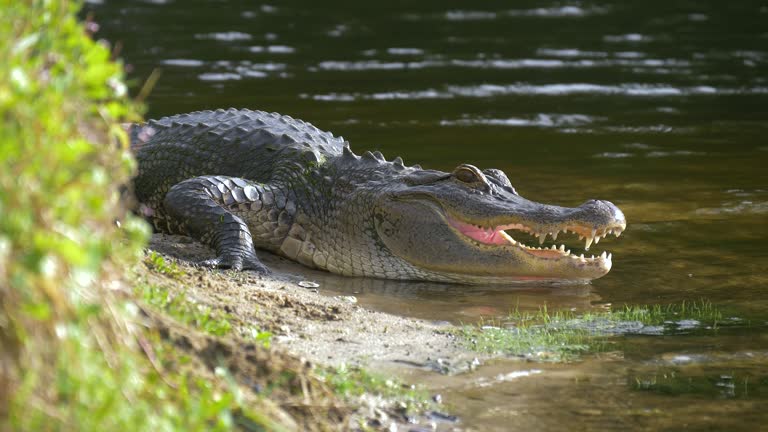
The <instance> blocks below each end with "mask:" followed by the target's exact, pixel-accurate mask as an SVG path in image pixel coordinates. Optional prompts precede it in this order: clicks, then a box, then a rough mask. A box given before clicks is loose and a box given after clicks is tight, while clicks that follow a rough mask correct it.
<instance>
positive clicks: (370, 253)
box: [128, 108, 626, 284]
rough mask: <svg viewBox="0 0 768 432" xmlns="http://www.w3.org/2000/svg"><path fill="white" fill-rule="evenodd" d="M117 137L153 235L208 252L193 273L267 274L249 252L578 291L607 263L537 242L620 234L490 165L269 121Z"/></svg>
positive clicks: (604, 217)
mask: <svg viewBox="0 0 768 432" xmlns="http://www.w3.org/2000/svg"><path fill="white" fill-rule="evenodd" d="M128 132H129V136H130V141H131V148H132V150H133V151H134V153H135V155H136V159H137V160H138V174H137V175H136V177H135V178H134V180H133V186H134V192H135V195H136V197H137V198H138V201H139V202H140V203H141V213H142V214H143V215H145V216H146V217H147V218H148V219H149V220H150V221H151V222H152V224H153V225H154V227H155V228H156V229H157V230H159V231H162V232H167V233H171V234H182V235H187V236H190V237H192V238H194V239H197V240H199V241H200V242H202V243H205V244H207V245H209V246H210V247H211V248H213V249H214V250H215V252H216V257H215V258H213V259H210V260H207V261H204V262H202V263H201V264H203V265H206V266H211V267H216V268H230V269H235V270H252V271H256V272H260V273H266V272H269V269H268V268H266V267H265V266H264V265H263V264H262V263H261V261H260V260H259V258H258V257H257V256H256V253H255V248H258V249H263V250H267V251H271V252H273V253H276V254H279V255H282V256H284V257H286V258H289V259H291V260H294V261H298V262H299V263H301V264H303V265H305V266H308V267H311V268H317V269H322V270H326V271H330V272H332V273H336V274H340V275H347V276H368V277H376V278H385V279H403V280H426V281H438V282H454V283H467V284H478V283H480V284H482V283H512V282H530V281H549V282H586V281H589V280H592V279H596V278H599V277H601V276H603V275H605V274H606V273H608V271H609V270H610V269H611V263H612V261H611V258H612V255H611V254H607V253H606V252H603V253H602V254H601V255H599V256H594V255H593V256H592V257H585V256H584V255H583V254H581V255H580V256H577V255H576V254H571V253H570V250H566V247H565V246H564V245H560V246H558V245H555V244H553V245H551V246H549V247H547V246H545V247H541V244H543V243H544V241H545V240H546V239H547V237H548V236H549V237H551V238H552V240H553V241H554V240H556V239H557V236H558V234H559V233H561V232H570V233H575V234H576V235H578V236H580V238H581V239H582V240H585V242H586V243H585V249H586V250H588V249H589V247H590V246H591V245H592V244H593V242H594V243H595V244H596V243H597V242H598V241H599V240H600V239H602V238H604V237H605V236H607V235H609V234H613V235H614V236H616V237H618V236H619V235H620V234H621V232H622V231H623V230H624V229H625V228H626V220H625V218H624V215H623V213H622V212H621V210H619V209H618V208H617V207H616V206H615V205H613V204H612V203H610V202H608V201H603V200H594V199H592V200H588V201H586V202H585V203H584V204H582V205H580V206H578V207H573V208H567V207H559V206H554V205H547V204H541V203H537V202H534V201H530V200H527V199H525V198H523V197H521V196H520V195H519V194H518V193H517V191H516V190H515V188H514V187H513V186H512V184H511V183H510V181H509V179H508V178H507V176H506V175H505V174H504V172H502V171H501V170H498V169H483V170H481V169H479V168H477V167H475V166H473V165H470V164H467V163H462V164H460V165H458V166H457V167H456V168H455V169H454V170H453V171H452V172H443V171H438V170H431V169H423V168H421V166H419V165H413V166H406V165H405V164H404V163H403V160H402V159H401V158H399V157H397V158H394V159H392V160H389V161H388V160H386V159H385V158H384V156H382V154H381V153H380V152H378V151H374V152H370V151H366V152H365V153H363V154H361V155H356V154H355V153H353V152H352V150H351V149H350V148H349V143H348V142H347V141H345V140H344V138H342V137H335V136H334V135H333V134H331V133H329V132H324V131H321V130H319V129H318V128H316V127H315V126H313V125H311V124H310V123H306V122H304V121H301V120H298V119H294V118H292V117H290V116H286V115H280V114H277V113H267V112H263V111H251V110H247V109H234V108H233V109H228V110H216V111H198V112H192V113H188V114H180V115H175V116H171V117H164V118H161V119H159V120H150V121H148V122H146V123H141V124H134V125H130V126H129V129H128ZM518 233H524V234H518ZM515 236H518V239H515ZM521 236H522V237H521ZM526 236H528V237H529V239H528V240H526V241H528V242H529V243H532V242H535V241H536V239H538V241H539V246H533V245H526V244H524V243H523V242H522V241H521V240H523V239H525V237H526ZM531 236H532V237H531Z"/></svg>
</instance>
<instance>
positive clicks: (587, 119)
mask: <svg viewBox="0 0 768 432" xmlns="http://www.w3.org/2000/svg"><path fill="white" fill-rule="evenodd" d="M595 120H596V118H594V117H591V116H587V115H584V114H544V113H542V114H537V115H536V116H535V117H533V118H520V117H511V118H501V119H500V118H462V119H458V120H442V121H441V122H440V125H441V126H475V125H485V126H513V127H543V128H548V127H561V126H581V125H585V124H589V123H592V122H594V121H595Z"/></svg>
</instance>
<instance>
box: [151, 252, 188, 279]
mask: <svg viewBox="0 0 768 432" xmlns="http://www.w3.org/2000/svg"><path fill="white" fill-rule="evenodd" d="M144 264H146V266H147V267H148V268H149V269H150V270H153V271H156V272H158V273H160V274H164V275H166V276H169V277H171V278H173V279H179V278H181V277H183V276H184V275H185V274H184V271H182V270H181V269H180V268H179V266H177V265H176V263H174V262H171V263H168V262H167V261H166V260H165V258H163V256H162V255H160V254H159V253H157V252H155V251H149V253H148V254H147V255H146V256H145V257H144Z"/></svg>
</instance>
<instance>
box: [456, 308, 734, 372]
mask: <svg viewBox="0 0 768 432" xmlns="http://www.w3.org/2000/svg"><path fill="white" fill-rule="evenodd" d="M722 322H723V314H722V312H721V311H720V310H719V309H718V308H717V307H715V306H714V305H713V304H712V303H711V302H710V301H708V300H697V301H693V302H682V303H679V304H669V305H650V306H648V305H625V306H622V307H620V308H617V309H613V310H608V311H600V312H587V313H584V314H581V315H579V314H577V313H575V312H572V311H568V310H566V311H562V310H558V311H554V312H550V311H549V310H548V308H547V306H546V305H545V306H542V307H541V308H540V309H539V310H538V311H536V312H528V311H519V310H518V309H515V310H514V311H512V312H511V313H510V314H509V316H507V317H506V318H505V319H504V320H493V321H481V322H480V323H478V324H477V325H465V326H462V327H460V328H459V330H457V332H456V334H457V335H458V336H459V337H460V338H462V339H463V340H464V341H465V342H466V343H467V345H468V346H469V347H470V348H471V349H473V350H476V351H480V352H488V353H501V354H507V355H513V356H521V357H526V358H531V359H537V360H547V361H568V360H573V359H575V358H578V357H579V356H580V355H583V354H587V353H595V352H603V351H608V350H611V349H616V348H617V343H618V340H617V339H615V338H611V336H619V335H626V334H646V335H661V334H670V333H674V332H678V331H691V330H692V329H717V328H718V326H719V325H721V323H722Z"/></svg>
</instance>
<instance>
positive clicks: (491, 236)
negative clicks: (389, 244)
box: [446, 217, 624, 273]
mask: <svg viewBox="0 0 768 432" xmlns="http://www.w3.org/2000/svg"><path fill="white" fill-rule="evenodd" d="M446 220H447V221H448V223H450V225H451V226H452V227H453V228H455V229H456V230H457V231H459V232H460V233H461V234H463V235H465V236H467V237H469V238H471V239H472V240H474V241H476V242H478V243H481V244H485V245H497V246H515V247H517V248H519V249H520V250H522V251H524V252H525V253H527V254H529V255H532V256H535V257H537V258H543V259H551V260H562V259H573V260H577V262H580V263H584V264H590V265H593V266H598V267H601V268H603V269H604V270H605V272H606V273H607V272H608V271H609V270H610V269H611V265H612V262H611V258H612V254H610V253H607V252H603V253H602V254H600V255H598V256H594V255H593V256H592V257H585V256H584V254H581V255H580V256H577V255H574V254H571V253H570V252H571V251H570V250H567V249H566V247H565V245H560V246H559V247H557V246H555V245H552V246H551V247H549V248H546V247H545V248H540V247H532V246H527V245H525V244H523V243H521V242H519V241H517V240H515V239H514V238H512V237H510V236H509V234H507V233H506V232H505V230H519V231H523V232H527V233H532V234H534V235H537V236H538V237H539V239H540V242H543V240H544V239H545V238H546V236H547V234H549V235H552V234H551V233H547V232H544V233H541V234H539V233H537V230H535V229H533V228H531V227H528V226H525V225H522V224H519V223H516V224H507V225H499V226H496V227H492V228H485V227H480V226H477V225H472V224H469V223H466V222H462V221H459V220H457V219H454V218H451V217H447V218H446ZM623 230H624V226H606V227H601V228H600V229H599V230H598V229H587V228H584V227H581V226H573V225H566V226H563V227H562V228H559V229H556V230H555V235H552V237H553V238H555V239H556V238H557V233H558V232H559V231H571V232H574V233H576V234H579V235H580V236H581V237H582V238H586V245H587V246H586V249H587V250H588V249H589V246H590V245H591V244H592V243H593V242H594V243H597V242H599V240H600V238H604V237H605V236H607V235H608V234H611V233H613V234H614V235H616V236H617V237H618V236H619V235H620V234H621V232H622V231H623ZM587 231H590V232H589V233H587Z"/></svg>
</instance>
